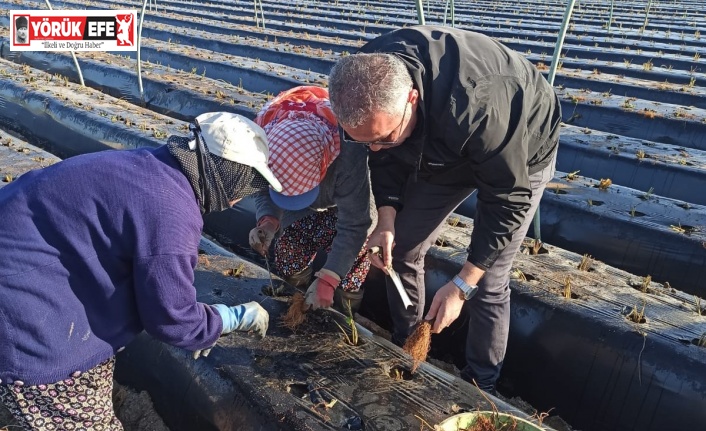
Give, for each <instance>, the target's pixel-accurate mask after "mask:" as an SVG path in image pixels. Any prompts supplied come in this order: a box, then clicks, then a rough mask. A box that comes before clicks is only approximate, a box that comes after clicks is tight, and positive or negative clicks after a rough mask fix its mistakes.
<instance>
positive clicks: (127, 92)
mask: <svg viewBox="0 0 706 431" xmlns="http://www.w3.org/2000/svg"><path fill="white" fill-rule="evenodd" d="M0 5H2V7H3V8H4V9H20V8H22V9H44V8H45V7H46V6H45V4H44V2H31V1H29V2H27V1H23V2H20V1H15V2H11V1H0ZM52 6H53V7H54V8H55V9H105V8H114V9H117V8H131V9H138V10H140V9H141V8H142V3H141V2H137V1H128V2H125V1H111V0H101V1H82V0H72V1H62V2H52ZM423 6H424V13H425V19H426V23H427V24H441V23H443V22H444V21H446V24H447V25H450V24H451V17H450V16H448V17H445V15H444V10H445V6H446V2H445V1H431V2H427V1H424V2H423ZM705 6H706V4H705V3H704V2H702V1H696V0H694V1H671V0H670V1H666V0H665V1H660V2H656V1H639V2H638V1H627V2H615V4H613V2H611V1H609V0H600V1H582V2H577V4H576V7H575V9H574V12H573V16H572V19H571V22H570V25H569V29H568V33H567V37H566V40H565V42H564V46H563V49H562V52H561V56H560V59H559V63H558V66H557V74H556V78H555V81H554V84H555V87H556V91H557V93H558V94H559V95H560V97H561V100H562V109H563V116H564V125H563V130H562V137H561V144H560V150H559V158H558V166H557V168H558V172H557V175H556V177H555V179H554V181H553V182H552V183H551V184H550V186H549V187H548V188H547V191H546V192H545V195H544V197H543V201H542V206H541V217H540V220H541V239H542V240H543V241H544V242H545V243H547V244H551V245H552V246H554V247H555V248H554V247H549V248H548V249H550V250H551V251H552V252H551V253H550V255H551V256H550V257H546V255H541V254H540V255H537V256H527V257H524V258H522V259H518V265H517V269H516V270H517V271H518V272H517V273H516V277H515V281H513V289H514V291H513V327H512V328H511V331H512V334H511V340H510V345H509V347H508V358H507V363H506V365H505V370H504V377H505V378H506V379H505V380H506V381H509V382H510V384H508V388H509V389H508V390H509V391H511V392H513V393H514V394H517V395H520V396H522V397H523V398H524V399H526V400H527V401H529V402H530V403H531V404H532V405H534V406H535V407H537V408H539V409H548V408H551V407H556V408H557V411H558V414H560V415H561V416H562V417H564V418H565V419H566V420H567V421H569V422H570V423H571V424H572V425H573V426H575V427H577V428H579V429H583V430H614V429H615V430H618V429H620V430H623V429H626V430H627V429H630V430H638V429H640V430H652V429H654V430H657V429H669V426H670V425H674V426H675V427H677V428H678V426H683V427H689V426H691V427H692V428H693V426H694V424H696V423H703V420H704V414H705V413H704V411H703V410H704V409H703V408H700V407H699V406H703V403H704V402H706V391H705V390H704V389H703V388H704V387H706V386H704V385H706V382H704V381H703V379H704V378H703V377H699V374H700V373H699V372H697V370H703V368H704V366H705V365H706V353H705V352H704V349H703V347H704V346H703V344H704V343H703V337H704V335H705V334H706V320H705V318H704V317H703V316H702V314H706V303H705V302H704V301H703V300H702V299H701V298H704V297H706V231H705V229H706V193H704V192H703V190H702V188H703V185H704V184H706V181H705V180H706V174H705V170H706V73H705V70H704V68H705V65H706V60H704V59H703V58H702V56H703V55H706V35H704V37H702V34H701V33H702V31H704V30H706V29H705V28H704V24H705V22H704V18H703V10H704V7H705ZM564 8H565V3H564V2H558V1H539V0H537V1H529V0H523V1H519V2H517V1H491V0H486V1H472V2H471V1H466V2H461V1H459V2H456V4H455V5H454V17H453V18H454V19H453V25H455V26H456V27H460V28H464V29H468V30H473V31H477V32H481V33H484V34H487V35H489V36H492V37H495V38H497V39H498V40H500V41H501V42H503V43H505V44H506V45H508V46H509V47H511V48H513V49H515V50H516V51H518V52H520V53H523V54H524V55H525V56H526V57H527V58H528V59H529V60H530V61H531V62H532V63H533V64H535V66H536V67H537V68H538V69H539V70H542V71H546V72H548V69H549V66H550V64H551V62H552V55H553V51H554V45H555V42H556V36H557V33H558V30H559V26H560V24H561V20H562V16H563V14H564ZM263 12H264V23H263V20H262V19H259V18H256V12H255V10H254V8H253V2H250V1H244V0H242V1H238V0H223V1H213V2H208V3H204V2H190V1H180V0H170V1H161V0H160V1H158V2H156V3H152V4H151V5H149V6H148V7H147V9H146V14H145V20H144V24H143V27H142V37H143V39H142V50H141V53H140V58H141V62H140V66H141V74H140V75H139V76H140V79H141V82H142V86H140V84H139V80H138V74H137V62H136V55H135V54H134V53H130V55H117V54H113V53H77V57H78V60H79V64H80V68H81V74H82V77H83V79H84V81H85V85H86V86H85V87H82V86H81V85H80V84H79V83H78V82H79V75H78V73H77V70H76V68H75V66H74V63H73V61H72V58H71V56H70V55H69V54H68V53H42V52H26V53H19V52H11V51H10V50H9V28H8V25H9V17H8V16H2V17H0V43H1V44H2V46H1V47H0V56H1V57H2V58H1V59H0V129H4V130H6V131H9V132H12V133H13V134H16V135H19V136H22V137H23V138H24V139H25V140H26V141H28V142H30V143H32V144H35V145H38V146H41V147H43V148H45V149H48V150H49V151H51V152H52V153H54V154H56V155H58V156H60V157H70V156H73V155H76V154H80V153H84V152H89V151H97V150H101V149H107V148H119V149H124V148H134V147H139V146H155V145H160V144H162V143H164V142H165V141H166V138H167V137H168V136H169V135H172V134H184V133H185V132H186V124H187V122H188V121H189V120H190V119H192V118H193V117H194V116H196V115H198V114H199V113H202V112H206V111H216V110H223V111H231V112H235V113H239V114H243V115H246V116H249V117H253V116H254V114H255V113H256V112H257V110H258V109H259V107H261V106H262V104H264V103H265V102H266V101H267V100H268V99H270V98H271V97H272V96H273V95H275V94H277V93H278V92H279V91H282V90H284V89H287V88H290V87H292V86H294V85H300V84H314V85H323V86H325V85H326V81H327V74H328V71H329V70H330V68H331V67H332V65H333V64H334V63H335V62H336V60H337V59H339V58H341V57H342V56H346V55H350V54H351V53H354V52H355V51H356V49H357V48H358V47H360V46H361V45H362V44H364V43H365V41H367V40H369V39H371V38H373V37H375V36H376V35H379V34H382V33H385V32H387V31H390V30H391V29H393V28H396V27H399V26H407V25H414V24H415V23H416V22H417V11H416V10H415V7H414V2H411V1H407V2H403V1H387V2H382V1H353V2H349V1H333V0H330V1H323V0H311V1H292V2H265V3H264V4H263ZM140 87H142V91H140ZM0 177H2V172H1V171H0ZM243 208H244V209H241V210H238V211H230V212H228V214H226V215H221V216H219V217H214V218H212V219H211V220H209V221H210V222H209V223H207V230H209V233H211V234H212V235H213V236H215V237H216V238H218V239H219V240H222V242H223V243H229V244H228V245H230V246H231V247H232V248H233V249H236V250H244V248H243V246H244V245H245V246H246V245H247V240H244V239H243V235H247V230H246V231H245V233H243V232H242V231H241V230H238V229H237V228H234V227H232V224H233V220H237V221H239V222H240V223H241V225H242V224H243V223H246V224H247V223H251V222H253V216H252V213H251V212H249V211H248V209H247V208H248V207H247V203H246V204H245V206H243ZM474 209H475V203H474V201H473V199H469V200H468V201H467V202H465V203H464V204H462V206H461V207H460V208H459V210H458V212H459V214H460V215H462V216H468V217H471V218H472V216H473V214H474ZM454 223H455V224H454ZM458 223H461V224H462V225H464V224H465V225H468V227H470V225H471V224H472V223H471V221H470V220H467V219H465V218H463V217H459V218H458V220H457V221H455V222H454V219H450V222H449V226H447V228H446V230H445V232H444V233H443V234H442V240H441V241H440V242H437V246H436V247H434V249H433V250H432V257H431V261H432V264H431V265H432V268H434V269H433V270H430V273H433V274H436V275H431V276H428V278H429V280H428V285H429V286H428V288H429V289H432V290H433V289H434V288H438V284H439V280H440V279H441V278H443V277H444V276H445V274H447V273H452V272H453V267H454V266H453V265H455V264H458V259H460V258H461V257H462V256H459V255H454V253H455V252H458V253H459V254H461V253H462V246H461V245H462V244H463V243H464V241H467V239H468V238H467V234H468V229H467V228H466V229H463V227H460V226H459V225H458ZM443 238H446V239H447V240H449V241H450V242H449V243H448V244H447V243H446V242H445V241H446V240H444V239H443ZM449 244H450V245H449ZM243 254H245V252H243ZM542 259H544V260H542ZM584 259H591V262H592V265H593V266H592V268H593V270H592V271H588V270H585V271H582V270H581V269H579V268H578V267H579V266H580V264H581V262H582V261H583V262H587V261H586V260H584ZM433 265H436V266H433ZM567 268H568V269H567ZM563 273H566V274H568V275H569V276H570V277H571V280H572V281H573V287H574V290H573V295H574V296H575V297H574V296H572V293H571V292H569V294H568V295H565V296H566V298H565V300H563V299H557V298H561V297H562V295H563V294H564V293H565V291H566V285H567V279H566V277H565V276H563V275H561V274H563ZM435 277H436V278H435ZM369 283H374V280H371V281H370V282H369ZM568 284H569V285H571V282H569V283H568ZM570 298H573V299H570ZM371 302H372V300H371V299H369V298H366V303H371ZM381 310H384V304H383V306H381V307H380V306H378V307H377V308H376V307H374V306H371V307H370V311H369V314H368V315H369V316H371V317H373V320H376V321H377V322H378V323H380V324H382V325H383V326H385V318H384V316H383V314H384V312H383V311H381ZM633 312H635V313H639V312H642V313H643V316H642V317H646V318H647V319H646V322H643V323H644V324H643V323H640V321H641V318H637V320H636V321H634V322H633V321H630V320H628V319H629V318H628V317H627V316H631V317H632V318H634V317H635V315H634V314H631V313H633ZM457 329H458V328H457ZM562 329H563V330H564V331H565V332H563V333H562V332H561V330H562ZM456 332H458V333H461V332H463V331H456ZM569 332H570V333H571V334H567V333H569ZM458 333H456V338H454V335H453V334H447V336H446V337H440V338H439V339H438V341H437V342H435V344H437V345H440V346H447V348H442V349H441V350H440V351H437V352H436V353H437V356H438V357H443V358H445V359H447V360H449V361H452V362H453V361H457V362H458V358H459V357H462V352H458V351H456V350H454V346H455V345H458V336H459V335H458ZM526 356H529V358H528V357H526ZM528 370H532V371H531V373H533V374H532V375H529V374H527V373H528ZM523 371H524V372H523ZM703 374H704V375H706V373H703ZM510 385H512V386H510ZM689 387H691V388H692V389H689V390H687V389H685V388H689ZM694 387H696V389H693V388H694ZM623 398H624V399H626V400H628V401H625V402H622V404H621V402H619V401H618V400H619V399H623ZM667 412H670V413H669V414H673V415H674V417H670V418H669V420H667V419H666V416H664V415H667V414H668V413H667ZM699 421H700V422H699ZM677 425H678V426H677ZM665 427H666V428H665ZM675 429H676V428H675Z"/></svg>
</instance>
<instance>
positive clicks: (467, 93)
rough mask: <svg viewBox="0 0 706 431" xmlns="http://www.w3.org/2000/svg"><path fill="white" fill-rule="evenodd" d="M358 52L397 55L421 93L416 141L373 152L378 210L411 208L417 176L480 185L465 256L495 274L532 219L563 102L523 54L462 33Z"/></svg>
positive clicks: (408, 35) (403, 37)
mask: <svg viewBox="0 0 706 431" xmlns="http://www.w3.org/2000/svg"><path fill="white" fill-rule="evenodd" d="M359 52H367V53H371V52H384V53H392V54H395V55H397V56H398V57H400V58H401V59H402V60H403V61H404V62H405V63H406V65H407V68H408V69H409V72H410V74H411V76H412V80H413V81H414V86H415V88H416V89H417V90H418V91H419V95H420V103H419V108H418V112H417V115H418V117H417V118H418V119H417V125H416V127H415V130H414V132H413V133H412V136H410V137H409V138H407V140H405V142H404V143H403V144H402V145H400V146H397V147H394V148H391V149H388V150H383V151H377V152H371V154H370V159H369V164H370V169H371V179H372V187H373V194H374V195H375V201H376V205H377V206H378V207H381V206H393V207H395V208H396V209H397V210H398V211H399V210H402V209H403V206H404V193H405V191H406V190H407V189H409V190H410V192H413V183H412V182H414V181H416V178H422V179H424V180H426V181H428V182H430V183H434V184H444V185H452V186H470V187H476V188H477V189H478V205H477V212H476V218H475V227H474V230H473V234H472V241H471V246H470V247H469V255H468V260H469V261H470V262H471V263H473V264H474V265H476V266H478V267H480V268H482V269H485V270H487V269H489V268H490V267H491V266H492V265H493V263H494V262H495V260H496V258H497V256H498V254H499V252H500V251H501V250H502V249H504V248H505V246H507V244H509V242H510V240H511V237H512V234H513V233H514V232H515V230H517V228H518V227H519V226H520V224H521V223H522V222H523V220H524V219H525V217H526V214H527V210H528V209H529V206H530V198H531V194H532V192H531V189H530V184H529V175H531V174H533V173H535V172H538V171H540V170H541V169H543V168H545V167H546V166H548V165H549V163H550V162H551V161H552V158H553V156H554V153H555V152H556V148H557V145H558V142H559V123H560V120H561V108H560V105H559V99H558V97H557V96H556V94H555V93H554V90H553V88H552V87H551V86H550V85H549V83H548V82H547V81H546V79H545V78H544V77H543V76H542V74H541V73H540V72H539V71H538V70H537V69H536V68H535V67H534V66H533V65H532V64H531V63H530V62H529V61H527V60H526V59H525V58H524V57H523V56H522V55H521V54H519V53H517V52H515V51H513V50H511V49H509V48H507V47H506V46H504V45H502V44H500V43H499V42H497V41H495V40H493V39H491V38H489V37H487V36H484V35H482V34H478V33H473V32H470V31H465V30H458V29H453V28H449V27H441V26H414V27H407V28H403V29H399V30H395V31H392V32H390V33H387V34H385V35H383V36H380V37H378V38H376V39H374V40H372V41H370V42H369V43H367V44H366V45H365V46H363V47H362V48H361V49H360V51H359Z"/></svg>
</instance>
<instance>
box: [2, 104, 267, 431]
mask: <svg viewBox="0 0 706 431" xmlns="http://www.w3.org/2000/svg"><path fill="white" fill-rule="evenodd" d="M191 130H192V132H191V137H189V138H180V137H171V138H170V139H169V141H168V143H167V144H166V145H164V146H162V147H159V148H151V149H147V148H141V149H136V150H129V151H103V152H99V153H93V154H86V155H82V156H77V157H73V158H70V159H67V160H65V161H62V162H60V163H57V164H55V165H53V166H50V167H47V168H44V169H40V170H36V171H31V172H28V173H26V174H24V175H22V176H21V177H20V178H19V179H17V180H16V181H14V182H12V183H10V184H9V185H7V186H5V187H4V188H2V189H0V220H2V223H0V262H2V263H1V264H0V400H1V401H2V403H3V404H5V406H7V407H8V408H9V409H10V411H11V412H12V413H13V415H14V416H15V417H16V418H17V420H18V421H19V422H20V424H21V425H22V426H23V427H24V428H26V429H37V430H63V429H72V430H81V429H85V430H121V429H122V425H121V424H120V422H119V421H118V419H117V418H116V417H115V414H114V413H113V405H112V399H111V392H112V377H113V368H114V360H115V359H114V355H115V353H116V352H118V351H119V350H120V349H122V348H123V347H124V346H125V345H126V344H127V343H129V342H130V340H132V339H133V338H134V337H135V336H136V335H137V334H139V333H140V332H141V331H143V330H145V331H147V332H148V333H149V334H150V335H152V336H153V337H155V338H157V339H159V340H161V341H163V342H165V343H169V344H171V345H174V346H178V347H182V348H184V349H188V350H192V351H195V352H196V354H195V356H198V353H199V352H200V351H202V350H203V351H207V349H209V348H210V347H212V346H213V345H214V344H215V343H216V340H217V339H218V337H219V336H220V335H222V334H227V333H230V332H232V331H254V332H255V333H257V334H258V335H260V336H264V335H265V332H266V331H267V326H268V320H269V316H268V314H267V312H266V311H265V310H264V309H263V308H262V307H261V306H260V305H259V304H257V303H256V302H249V303H247V304H242V305H237V306H232V307H229V306H227V305H224V304H215V305H206V304H203V303H199V302H197V301H196V290H195V289H194V287H193V281H194V269H195V267H196V263H197V260H198V245H199V239H200V237H201V230H202V227H203V222H202V214H204V213H208V212H213V211H221V210H224V209H226V208H229V207H230V206H232V205H233V204H234V203H235V202H237V201H238V200H240V199H241V198H243V197H244V196H247V195H249V194H252V193H255V192H259V191H262V190H265V189H267V188H268V183H269V185H271V186H272V187H273V189H275V190H281V185H280V184H279V182H278V181H277V179H276V178H275V177H274V175H273V174H272V172H271V171H270V169H269V168H268V167H267V159H268V154H269V153H268V149H267V140H266V137H265V134H264V132H263V131H262V129H260V127H258V126H257V125H256V124H255V123H253V122H251V121H249V120H247V119H245V118H243V117H240V116H237V115H234V114H230V113H208V114H203V115H200V116H199V117H197V119H196V122H195V124H194V125H192V127H191Z"/></svg>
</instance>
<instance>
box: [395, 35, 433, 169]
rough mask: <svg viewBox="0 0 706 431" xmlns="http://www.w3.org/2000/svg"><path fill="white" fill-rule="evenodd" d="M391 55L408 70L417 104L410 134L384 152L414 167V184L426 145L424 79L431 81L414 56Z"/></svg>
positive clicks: (426, 110) (397, 53)
mask: <svg viewBox="0 0 706 431" xmlns="http://www.w3.org/2000/svg"><path fill="white" fill-rule="evenodd" d="M407 49H410V47H407ZM391 54H392V55H395V56H397V57H399V58H400V59H401V60H402V61H404V63H405V64H406V65H407V70H409V73H410V75H411V76H412V82H413V83H414V88H416V89H417V91H418V92H419V102H418V104H417V123H416V125H415V127H414V130H413V131H412V134H411V135H410V136H409V137H408V138H407V139H405V141H404V143H403V144H402V145H399V146H397V147H394V148H391V149H389V150H386V151H390V152H391V154H392V155H393V156H394V157H395V158H397V159H400V160H402V161H403V162H405V163H407V164H409V165H411V166H414V181H415V182H416V180H417V176H418V173H419V170H420V169H421V166H422V157H423V155H424V146H425V145H426V141H427V136H428V133H427V121H426V118H427V112H428V107H427V106H426V104H425V102H424V100H425V98H424V95H425V94H424V93H425V92H424V89H425V88H426V86H425V85H424V84H425V81H426V79H431V77H428V76H427V74H426V71H425V70H424V65H423V64H421V63H420V62H419V60H417V58H416V57H415V56H414V55H412V54H408V53H406V52H392V53H391Z"/></svg>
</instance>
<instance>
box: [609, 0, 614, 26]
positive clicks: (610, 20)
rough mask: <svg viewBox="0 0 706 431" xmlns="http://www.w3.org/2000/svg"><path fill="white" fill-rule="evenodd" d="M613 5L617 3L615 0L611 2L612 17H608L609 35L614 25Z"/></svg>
mask: <svg viewBox="0 0 706 431" xmlns="http://www.w3.org/2000/svg"><path fill="white" fill-rule="evenodd" d="M613 3H615V0H610V15H608V33H610V26H611V25H613Z"/></svg>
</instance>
